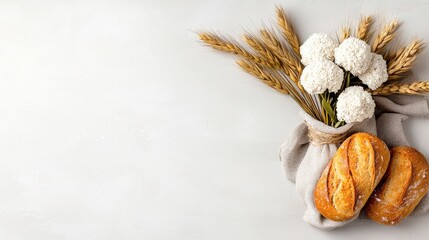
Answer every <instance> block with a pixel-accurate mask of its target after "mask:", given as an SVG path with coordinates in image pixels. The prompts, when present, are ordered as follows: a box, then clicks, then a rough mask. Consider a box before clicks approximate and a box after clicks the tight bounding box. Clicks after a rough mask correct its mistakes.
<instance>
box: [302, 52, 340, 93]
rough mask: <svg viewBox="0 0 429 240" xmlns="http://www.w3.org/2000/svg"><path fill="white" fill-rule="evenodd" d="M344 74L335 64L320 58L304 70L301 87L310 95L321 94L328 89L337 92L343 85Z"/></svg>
mask: <svg viewBox="0 0 429 240" xmlns="http://www.w3.org/2000/svg"><path fill="white" fill-rule="evenodd" d="M343 80H344V72H343V70H342V69H341V68H340V67H338V66H337V65H336V64H335V63H334V62H332V61H328V60H326V59H321V58H319V59H318V60H316V61H313V62H312V63H310V64H309V65H308V66H307V67H305V68H304V70H303V71H302V74H301V78H300V81H301V85H302V86H303V87H304V89H305V90H306V91H307V92H308V93H310V94H321V93H323V92H325V91H326V89H328V91H329V92H337V91H338V90H339V89H340V88H341V85H342V83H343Z"/></svg>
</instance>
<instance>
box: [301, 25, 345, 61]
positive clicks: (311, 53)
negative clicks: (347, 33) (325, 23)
mask: <svg viewBox="0 0 429 240" xmlns="http://www.w3.org/2000/svg"><path fill="white" fill-rule="evenodd" d="M336 47H338V43H336V42H335V41H334V40H333V39H332V38H330V37H329V36H328V34H326V33H314V34H312V35H311V36H310V37H309V38H308V39H307V40H306V41H305V42H304V44H302V46H301V47H300V48H299V50H300V53H301V62H302V63H303V64H304V65H305V66H307V65H308V64H310V63H311V62H313V61H315V60H317V59H320V58H324V59H327V60H331V61H333V60H334V49H335V48H336Z"/></svg>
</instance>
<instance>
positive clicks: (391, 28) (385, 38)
mask: <svg viewBox="0 0 429 240" xmlns="http://www.w3.org/2000/svg"><path fill="white" fill-rule="evenodd" d="M398 27H399V22H398V21H397V20H394V21H392V22H391V23H390V24H388V25H386V26H385V27H384V28H383V30H382V31H381V32H380V33H379V34H378V35H377V37H376V38H375V40H374V43H373V44H372V52H374V53H378V54H380V53H382V52H383V50H384V48H385V47H386V46H387V44H388V43H389V42H390V41H392V39H393V37H394V36H395V32H396V30H397V29H398Z"/></svg>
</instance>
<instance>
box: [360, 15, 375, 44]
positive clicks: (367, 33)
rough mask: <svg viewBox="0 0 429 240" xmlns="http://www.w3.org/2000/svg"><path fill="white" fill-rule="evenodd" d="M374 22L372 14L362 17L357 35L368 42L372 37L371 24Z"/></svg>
mask: <svg viewBox="0 0 429 240" xmlns="http://www.w3.org/2000/svg"><path fill="white" fill-rule="evenodd" d="M372 24H373V19H372V17H371V16H366V17H362V19H361V20H360V22H359V26H358V29H357V37H358V38H359V39H362V40H363V41H365V42H368V41H369V39H370V38H371V35H372V33H371V26H372Z"/></svg>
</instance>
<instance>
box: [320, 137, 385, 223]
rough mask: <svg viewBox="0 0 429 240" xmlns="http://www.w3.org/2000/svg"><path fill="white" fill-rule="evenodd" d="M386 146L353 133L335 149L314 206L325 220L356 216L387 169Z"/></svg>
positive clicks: (341, 219)
mask: <svg viewBox="0 0 429 240" xmlns="http://www.w3.org/2000/svg"><path fill="white" fill-rule="evenodd" d="M389 159H390V153H389V149H388V147H387V146H386V144H385V143H384V142H383V141H382V140H380V139H379V138H377V137H376V136H373V135H371V134H368V133H356V134H354V135H352V136H350V137H349V138H347V139H346V140H345V141H344V142H343V143H342V144H341V146H340V147H339V149H338V151H337V152H336V154H335V155H334V157H333V158H332V159H331V161H330V162H329V164H328V165H327V167H326V168H325V170H324V171H323V173H322V176H321V177H320V179H319V181H318V183H317V185H316V187H315V190H314V204H315V206H316V208H317V209H318V210H319V212H320V213H321V214H322V215H323V216H324V217H326V218H328V219H331V220H334V221H345V220H348V219H350V218H352V217H353V216H355V215H356V214H358V213H359V212H360V210H361V209H362V208H363V207H364V205H365V203H366V201H367V200H368V198H369V197H370V196H371V193H372V192H373V190H374V188H375V187H376V186H377V184H378V183H379V182H380V180H381V179H382V177H383V175H384V173H385V172H386V169H387V167H388V165H389Z"/></svg>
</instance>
